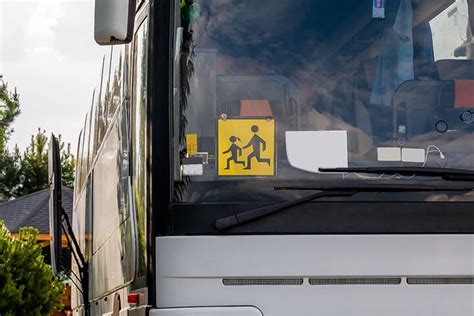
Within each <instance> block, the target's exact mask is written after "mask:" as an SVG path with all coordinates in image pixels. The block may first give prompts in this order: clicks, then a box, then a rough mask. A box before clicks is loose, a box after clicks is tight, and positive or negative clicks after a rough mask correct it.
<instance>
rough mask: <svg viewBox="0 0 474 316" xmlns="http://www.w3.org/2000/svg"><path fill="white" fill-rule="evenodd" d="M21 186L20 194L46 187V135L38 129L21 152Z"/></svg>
mask: <svg viewBox="0 0 474 316" xmlns="http://www.w3.org/2000/svg"><path fill="white" fill-rule="evenodd" d="M21 174H22V178H23V179H22V186H21V188H20V195H26V194H29V193H32V192H36V191H39V190H42V189H45V188H47V187H48V137H47V136H46V132H45V131H41V130H40V129H39V130H38V133H37V134H36V135H33V136H31V142H30V145H29V146H28V148H26V150H25V152H24V153H23V159H22V161H21Z"/></svg>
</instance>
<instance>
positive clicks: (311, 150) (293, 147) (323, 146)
mask: <svg viewBox="0 0 474 316" xmlns="http://www.w3.org/2000/svg"><path fill="white" fill-rule="evenodd" d="M286 155H287V157H288V162H289V163H290V165H291V166H292V167H294V168H297V169H301V170H304V171H309V172H319V168H337V167H341V168H343V167H347V165H348V153H347V131H303V132H300V131H298V132H286Z"/></svg>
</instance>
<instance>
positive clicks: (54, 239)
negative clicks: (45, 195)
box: [48, 135, 62, 275]
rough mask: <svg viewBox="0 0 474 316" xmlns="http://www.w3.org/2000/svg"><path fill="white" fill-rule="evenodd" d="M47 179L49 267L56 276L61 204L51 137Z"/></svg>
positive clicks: (57, 156) (57, 162) (55, 149)
mask: <svg viewBox="0 0 474 316" xmlns="http://www.w3.org/2000/svg"><path fill="white" fill-rule="evenodd" d="M48 179H49V234H50V239H51V244H50V248H51V267H52V269H53V273H54V274H55V275H56V274H58V273H60V272H61V246H62V245H61V241H62V227H61V223H62V217H61V216H62V203H61V160H60V151H59V142H58V140H57V139H56V137H55V136H54V135H51V140H50V143H49V152H48Z"/></svg>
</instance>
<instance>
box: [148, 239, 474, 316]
mask: <svg viewBox="0 0 474 316" xmlns="http://www.w3.org/2000/svg"><path fill="white" fill-rule="evenodd" d="M156 253H157V262H158V264H157V266H156V277H157V279H156V282H157V297H156V298H157V304H158V307H159V308H160V307H162V308H163V307H166V308H171V307H189V306H194V307H198V306H255V307H256V308H258V309H259V310H260V311H262V313H263V315H264V316H289V315H291V316H307V315H324V316H325V315H330V316H349V315H350V316H380V315H384V316H400V315H403V316H446V315H450V316H466V315H474V303H473V302H474V286H473V285H418V286H414V285H408V284H407V283H406V279H405V278H406V277H408V276H462V275H464V276H466V275H474V236H472V235H372V236H368V235H338V236H331V235H326V236H316V235H312V236H310V235H306V236H305V235H300V236H296V235H293V236H291V235H290V236H189V237H185V236H183V237H158V238H156ZM325 276H326V277H333V276H352V277H358V276H359V277H364V276H366V277H367V276H398V277H402V283H401V284H399V285H344V286H340V285H339V286H338V285H325V286H314V285H313V286H312V285H309V283H308V278H310V277H325ZM223 278H303V279H304V282H303V284H302V285H254V286H252V285H250V286H224V285H223V282H222V279H223ZM157 315H159V314H157ZM196 315H198V314H196Z"/></svg>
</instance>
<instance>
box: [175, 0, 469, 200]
mask: <svg viewBox="0 0 474 316" xmlns="http://www.w3.org/2000/svg"><path fill="white" fill-rule="evenodd" d="M190 5H193V6H194V9H192V10H191V8H189V6H190ZM197 6H198V8H199V9H198V10H196V8H197ZM190 10H191V11H193V14H192V19H191V18H190V16H189V12H190ZM262 12H265V18H262ZM468 12H469V8H468V2H467V1H466V0H456V1H455V2H454V3H448V2H444V1H430V0H416V1H414V0H394V1H386V7H385V17H384V18H380V17H379V16H373V10H372V2H371V1H350V0H342V1H332V0H320V1H310V0H291V1H290V0H275V1H271V2H268V1H251V0H243V1H238V2H236V1H219V0H196V1H186V6H181V12H180V17H179V18H177V19H176V20H177V21H178V23H177V25H176V34H175V40H176V45H175V46H176V52H175V80H174V82H175V104H174V106H175V119H176V123H175V126H177V129H178V130H177V131H175V134H177V135H180V137H176V139H175V148H177V152H176V153H175V155H176V157H178V159H176V160H175V164H176V166H175V167H176V171H175V174H176V180H177V181H176V185H177V187H178V188H180V194H179V195H177V196H176V198H177V199H178V200H180V201H193V202H197V201H235V200H242V199H244V200H255V199H258V200H267V199H273V197H272V196H273V195H274V192H272V184H274V183H275V182H278V181H300V180H301V179H306V180H311V181H320V180H324V179H331V180H334V181H336V182H337V181H339V182H341V181H344V180H345V179H347V177H349V178H351V177H352V179H355V180H365V181H368V180H373V181H379V180H390V181H406V182H407V181H409V180H410V181H426V179H423V178H420V177H411V178H410V179H405V178H400V177H391V178H390V179H385V178H384V177H378V176H377V177H375V179H367V178H366V177H360V175H344V176H342V175H325V174H320V173H314V172H313V173H312V172H307V171H303V170H300V169H298V168H295V166H293V165H292V164H291V163H290V162H289V159H288V152H287V146H286V138H285V136H286V133H287V132H289V131H291V132H295V131H312V132H317V131H346V133H347V144H343V145H344V146H347V149H348V150H347V152H348V154H347V155H348V157H347V161H348V164H349V166H379V165H384V166H418V167H422V166H423V167H425V166H429V167H443V168H445V167H449V168H467V169H474V146H473V145H472V143H473V142H472V137H473V132H474V119H473V118H474V101H472V100H473V94H474V84H473V83H472V81H469V80H474V71H473V69H474V68H473V61H472V59H473V58H474V56H473V53H472V48H473V40H472V31H471V28H470V25H469V23H468V21H469V13H468ZM249 100H250V101H252V102H253V101H255V100H260V101H262V100H264V101H265V102H268V103H269V104H270V109H269V110H268V109H267V110H266V112H265V111H264V112H265V113H271V114H270V116H271V117H272V118H273V119H275V122H276V132H275V144H274V148H275V152H276V157H275V160H276V161H275V165H276V168H277V169H276V173H275V176H274V177H271V178H259V177H254V178H249V177H245V176H243V177H238V176H236V177H222V176H219V174H218V166H217V161H218V157H217V156H218V155H219V154H220V153H219V152H218V138H219V132H218V129H217V126H218V124H217V121H218V120H219V119H226V118H244V117H255V116H257V117H258V116H260V118H264V117H265V116H266V115H268V114H265V115H263V114H261V113H264V112H262V111H261V109H260V110H259V109H257V108H253V109H251V110H250V111H247V110H244V107H245V106H244V105H245V104H246V102H247V104H248V101H249ZM253 103H254V104H257V103H259V102H253ZM260 103H262V102H260ZM246 113H247V114H246ZM248 113H250V114H248ZM259 113H260V114H259ZM238 132H239V131H236V133H238ZM188 134H197V135H198V152H199V153H200V155H201V156H205V157H206V161H205V162H203V163H202V164H203V170H204V171H203V174H202V175H194V176H193V177H192V178H191V179H192V181H191V183H190V184H189V185H187V186H183V179H188V178H187V177H186V174H183V171H182V170H183V169H184V168H183V166H184V165H185V164H187V163H190V162H188V161H190V160H189V158H196V157H190V155H189V154H188V153H187V152H186V138H185V136H186V135H188ZM237 136H238V135H237ZM245 141H246V140H242V142H243V143H245ZM236 144H237V145H239V143H238V142H236ZM229 145H230V144H229ZM244 145H245V144H244ZM311 146H313V144H308V148H311ZM314 146H316V145H314ZM318 146H319V145H318ZM327 146H336V144H327ZM385 148H389V149H395V150H398V152H399V154H398V155H397V154H394V155H391V156H390V155H388V156H383V155H382V154H383V153H387V152H390V150H388V151H384V150H385ZM312 149H314V150H308V155H310V154H315V155H317V151H318V150H319V151H324V150H325V148H324V146H322V145H321V146H320V147H317V148H312ZM406 149H410V150H411V149H415V151H410V150H408V151H406ZM392 152H393V151H392ZM245 155H246V154H245V153H243V154H242V160H244V161H245V160H246V159H245ZM247 155H248V154H247ZM201 156H199V157H201ZM383 157H385V158H384V159H382V158H383ZM387 157H388V158H387ZM186 159H188V160H186ZM308 159H311V157H310V156H308ZM227 191H228V192H227ZM232 192H233V193H232ZM235 192H238V193H235ZM259 192H260V193H261V194H260V193H259Z"/></svg>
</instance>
